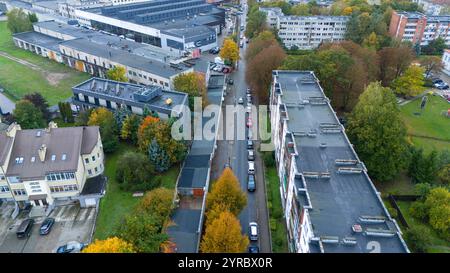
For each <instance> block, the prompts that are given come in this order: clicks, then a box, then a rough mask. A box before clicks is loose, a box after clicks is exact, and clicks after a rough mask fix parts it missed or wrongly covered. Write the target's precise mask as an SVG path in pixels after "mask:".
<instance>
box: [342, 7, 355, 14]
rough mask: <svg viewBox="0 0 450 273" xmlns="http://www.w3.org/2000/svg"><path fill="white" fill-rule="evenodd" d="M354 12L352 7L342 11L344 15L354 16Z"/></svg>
mask: <svg viewBox="0 0 450 273" xmlns="http://www.w3.org/2000/svg"><path fill="white" fill-rule="evenodd" d="M352 12H353V8H352V7H346V8H344V10H343V11H342V13H343V15H350V14H352Z"/></svg>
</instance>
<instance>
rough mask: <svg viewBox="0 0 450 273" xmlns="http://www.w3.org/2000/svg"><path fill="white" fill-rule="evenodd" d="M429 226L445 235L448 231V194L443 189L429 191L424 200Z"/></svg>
mask: <svg viewBox="0 0 450 273" xmlns="http://www.w3.org/2000/svg"><path fill="white" fill-rule="evenodd" d="M425 206H426V207H427V208H428V209H429V211H428V217H429V222H430V225H431V226H432V227H433V228H434V229H436V230H438V231H440V232H442V233H444V234H446V233H448V232H449V231H450V192H449V191H448V189H446V188H443V187H437V188H434V189H432V190H431V191H430V193H429V194H428V195H427V198H426V200H425Z"/></svg>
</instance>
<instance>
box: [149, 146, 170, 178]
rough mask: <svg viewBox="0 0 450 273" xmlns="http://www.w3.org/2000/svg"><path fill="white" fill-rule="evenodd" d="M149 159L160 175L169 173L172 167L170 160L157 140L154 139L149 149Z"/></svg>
mask: <svg viewBox="0 0 450 273" xmlns="http://www.w3.org/2000/svg"><path fill="white" fill-rule="evenodd" d="M148 158H149V160H150V163H152V165H153V166H155V170H156V171H157V172H159V173H162V172H165V171H167V170H168V169H169V167H170V158H169V156H168V155H167V152H166V151H165V150H164V149H162V148H161V147H160V146H159V144H158V142H157V141H156V139H153V140H152V142H151V143H150V146H149V147H148Z"/></svg>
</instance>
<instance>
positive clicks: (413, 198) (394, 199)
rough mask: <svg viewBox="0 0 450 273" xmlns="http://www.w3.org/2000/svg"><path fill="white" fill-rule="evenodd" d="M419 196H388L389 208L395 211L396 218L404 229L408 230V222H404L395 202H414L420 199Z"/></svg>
mask: <svg viewBox="0 0 450 273" xmlns="http://www.w3.org/2000/svg"><path fill="white" fill-rule="evenodd" d="M421 197H422V196H420V195H389V197H388V200H389V203H390V204H391V206H392V207H393V208H394V209H395V210H396V211H397V218H398V220H399V221H400V223H402V225H403V226H404V227H405V228H407V229H408V228H409V225H408V222H407V221H406V219H405V217H404V216H403V213H402V211H401V210H400V207H399V206H398V204H397V200H399V201H410V202H413V201H416V200H417V199H419V198H421Z"/></svg>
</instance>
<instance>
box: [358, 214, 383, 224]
mask: <svg viewBox="0 0 450 273" xmlns="http://www.w3.org/2000/svg"><path fill="white" fill-rule="evenodd" d="M359 221H360V222H361V223H366V224H380V223H384V222H386V217H384V216H367V215H363V216H360V217H359Z"/></svg>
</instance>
